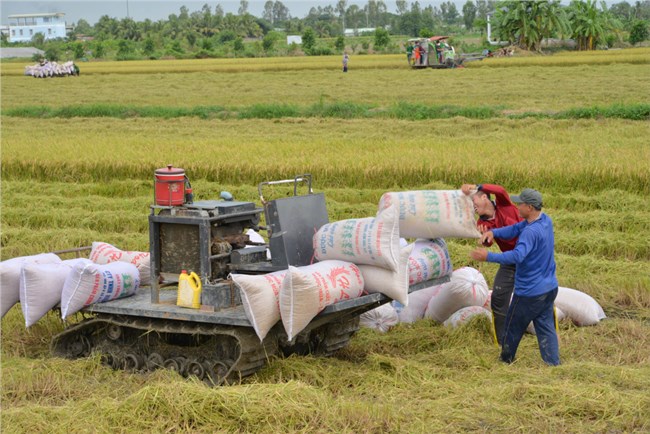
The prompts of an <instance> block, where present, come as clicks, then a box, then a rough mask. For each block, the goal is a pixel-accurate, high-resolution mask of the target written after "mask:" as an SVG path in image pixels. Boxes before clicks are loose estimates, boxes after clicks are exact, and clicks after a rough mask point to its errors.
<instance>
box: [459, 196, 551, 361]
mask: <svg viewBox="0 0 650 434" xmlns="http://www.w3.org/2000/svg"><path fill="white" fill-rule="evenodd" d="M511 200H512V202H514V203H516V204H517V208H518V209H519V214H520V215H521V217H522V218H523V219H524V220H523V221H521V222H519V223H517V224H514V225H511V226H506V227H502V228H499V229H494V230H492V231H488V232H486V233H484V234H483V235H482V237H481V242H483V243H486V242H487V243H492V242H493V241H494V239H495V238H499V239H503V240H509V239H512V238H515V237H519V239H518V240H517V244H516V245H515V248H514V249H513V250H510V251H508V252H504V253H493V252H488V251H487V249H483V248H478V249H476V250H474V251H472V252H471V253H470V256H471V257H472V259H474V260H476V261H488V262H496V263H499V264H515V265H516V266H517V269H516V272H515V290H514V294H513V296H512V301H511V302H510V307H509V309H508V314H507V316H506V329H505V336H504V339H503V347H502V349H501V360H503V361H504V362H506V363H512V362H513V361H514V359H515V354H516V353H517V347H518V346H519V342H520V341H521V338H522V337H523V335H524V332H525V331H526V327H528V324H530V322H531V321H532V322H533V324H534V325H535V332H536V333H537V342H538V343H539V351H540V353H541V355H542V360H544V362H546V363H547V364H549V365H559V364H560V350H559V345H558V338H557V332H556V330H555V316H554V311H553V302H554V301H555V297H556V296H557V289H558V283H557V278H556V277H555V259H554V244H555V242H554V236H553V222H552V221H551V219H550V217H549V216H547V215H546V214H544V213H542V195H541V194H540V193H539V192H538V191H536V190H533V189H530V188H527V189H525V190H524V191H522V192H521V194H520V195H519V196H512V197H511Z"/></svg>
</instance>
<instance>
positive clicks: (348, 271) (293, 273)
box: [280, 261, 363, 340]
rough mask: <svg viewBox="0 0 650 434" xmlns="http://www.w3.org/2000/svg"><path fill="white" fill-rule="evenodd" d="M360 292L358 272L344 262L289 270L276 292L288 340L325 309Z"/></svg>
mask: <svg viewBox="0 0 650 434" xmlns="http://www.w3.org/2000/svg"><path fill="white" fill-rule="evenodd" d="M362 292H363V277H362V275H361V271H359V268H358V267H357V266H356V265H354V264H352V263H350V262H344V261H323V262H319V263H316V264H313V265H308V266H306V267H300V268H296V267H291V266H290V267H289V271H288V273H287V274H286V275H285V276H284V280H283V281H282V288H281V289H280V316H281V317H282V324H283V325H284V329H285V331H286V332H287V336H288V338H289V340H291V339H293V338H294V337H295V336H296V335H297V334H298V333H300V332H301V331H302V330H303V329H304V328H305V327H306V326H307V324H309V322H310V321H311V320H312V319H313V318H314V317H315V316H316V315H318V313H319V312H320V311H321V310H323V309H324V308H325V307H326V306H329V305H330V304H334V303H336V302H337V301H339V300H345V299H350V298H356V297H359V296H360V295H361V293H362Z"/></svg>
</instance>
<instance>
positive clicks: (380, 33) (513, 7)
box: [3, 0, 650, 60]
mask: <svg viewBox="0 0 650 434" xmlns="http://www.w3.org/2000/svg"><path fill="white" fill-rule="evenodd" d="M395 5H396V9H395V10H394V11H389V10H388V7H387V5H386V2H385V1H383V0H368V1H367V3H366V4H365V5H363V6H360V5H357V4H349V3H348V1H347V0H338V1H337V2H336V3H333V4H331V5H328V6H315V7H312V8H311V9H310V10H309V12H308V14H307V15H306V16H305V17H303V18H298V17H294V16H292V15H291V12H290V10H289V8H288V7H287V6H286V5H285V4H284V3H282V2H281V1H280V0H275V1H273V0H268V1H267V2H266V3H265V4H264V8H263V11H262V14H261V16H259V17H257V16H254V15H252V14H251V13H250V12H249V9H248V7H249V3H248V1H247V0H241V1H240V3H239V8H238V11H237V13H236V14H235V13H224V10H223V8H222V6H221V5H219V4H216V5H215V6H213V7H212V6H210V5H209V4H207V3H206V4H204V5H203V7H202V8H201V9H200V10H196V11H190V10H189V9H188V8H187V7H186V6H182V7H181V8H180V10H179V13H178V14H170V15H169V16H168V17H167V19H162V20H157V21H152V20H150V19H145V20H143V21H135V20H133V19H132V18H122V19H117V18H113V17H109V16H108V15H104V16H102V17H101V18H100V19H99V20H98V21H97V22H96V23H95V24H93V25H91V24H90V23H88V22H87V21H86V20H84V19H80V20H79V21H78V22H77V23H76V24H75V25H74V29H73V32H72V33H71V34H70V35H69V38H68V41H65V42H66V43H68V45H67V46H62V45H61V43H59V45H58V49H63V50H65V51H67V52H72V54H73V55H74V57H90V56H92V57H95V58H102V57H106V56H114V57H115V58H117V59H124V60H127V59H131V58H143V57H144V58H159V57H162V56H172V57H227V56H238V55H239V56H259V55H276V54H291V53H292V52H298V51H302V52H304V53H305V54H312V55H318V54H331V53H333V52H337V51H338V52H340V51H342V50H343V49H345V48H346V46H348V47H349V45H350V43H349V42H348V40H346V39H345V38H344V33H345V30H346V29H351V30H352V31H353V32H354V33H355V34H362V33H363V32H364V31H366V32H369V34H370V35H371V36H374V40H373V41H372V42H373V50H374V51H382V50H384V51H393V52H395V51H399V50H401V47H400V46H399V44H391V39H390V35H391V34H392V35H402V36H408V37H417V36H421V37H426V36H432V35H434V34H448V35H462V34H467V33H471V32H478V33H481V34H483V33H484V31H485V28H486V24H487V20H488V15H489V16H490V21H491V24H492V28H493V29H494V35H495V36H496V37H498V38H499V39H500V40H501V41H505V42H510V43H512V44H516V45H519V46H520V47H522V48H526V49H529V50H541V49H542V42H543V40H545V39H547V38H572V39H574V40H575V41H576V44H577V47H578V48H579V49H586V50H592V49H595V48H597V47H600V46H604V45H609V46H611V45H613V44H614V43H616V42H621V41H624V40H627V41H629V43H632V44H635V43H637V42H641V41H643V40H645V39H648V23H649V22H650V0H644V1H636V2H635V3H634V4H630V3H628V2H627V1H622V2H619V3H616V4H613V5H612V6H611V7H609V8H608V7H607V5H606V4H605V2H604V1H600V2H598V1H597V0H572V1H571V3H570V4H569V5H567V6H565V5H562V4H561V2H560V0H499V1H495V0H467V1H465V3H464V4H463V6H462V8H460V10H459V9H458V8H457V6H456V4H455V3H454V2H452V1H444V2H442V3H441V4H440V5H439V6H434V5H427V6H425V7H422V6H421V5H420V2H419V1H415V2H411V3H408V2H407V1H406V0H397V1H396V3H395ZM285 35H301V36H302V39H303V44H302V45H301V46H297V45H294V46H287V45H286V43H284V42H283V41H284V38H285ZM90 40H92V41H90ZM6 43H7V41H6V39H5V40H3V44H5V45H6ZM32 43H33V45H35V46H37V47H39V48H45V49H48V48H49V49H50V53H49V55H50V57H57V56H56V53H55V52H54V51H56V49H57V45H56V43H52V42H50V41H46V40H45V38H44V36H43V35H42V34H36V35H35V36H34V39H33V41H32ZM354 44H356V45H357V46H358V45H359V43H358V42H355V43H354ZM361 44H362V48H364V49H366V48H368V47H367V46H366V45H369V44H370V43H366V42H361ZM350 48H352V49H353V50H354V49H357V47H355V46H353V47H350Z"/></svg>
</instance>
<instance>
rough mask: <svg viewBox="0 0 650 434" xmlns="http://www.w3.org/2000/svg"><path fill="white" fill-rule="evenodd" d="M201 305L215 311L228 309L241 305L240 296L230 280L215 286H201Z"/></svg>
mask: <svg viewBox="0 0 650 434" xmlns="http://www.w3.org/2000/svg"><path fill="white" fill-rule="evenodd" d="M201 304H203V305H205V306H214V307H215V309H222V308H229V307H233V306H237V305H240V304H241V294H240V293H239V289H237V287H235V285H234V284H233V282H232V281H230V280H227V281H224V283H222V284H217V285H203V290H202V291H201Z"/></svg>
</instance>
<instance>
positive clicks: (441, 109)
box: [2, 102, 650, 121]
mask: <svg viewBox="0 0 650 434" xmlns="http://www.w3.org/2000/svg"><path fill="white" fill-rule="evenodd" d="M2 114H3V115H5V116H10V117H20V118H37V119H50V118H98V117H110V118H118V119H127V118H163V119H171V118H181V117H197V118H200V119H214V118H218V119H282V118H301V117H302V118H304V117H318V118H337V119H356V118H394V119H403V120H412V121H418V120H427V119H448V118H453V117H464V118H468V119H491V118H501V117H508V118H512V119H527V118H535V119H629V120H635V121H644V120H650V104H631V105H627V106H626V105H622V104H614V105H611V106H606V107H600V106H595V107H580V108H573V109H568V110H563V111H559V112H548V111H547V112H524V113H509V111H508V110H501V109H500V108H498V107H458V106H452V105H449V106H439V105H425V104H411V103H406V102H400V103H398V104H396V105H393V106H390V107H374V106H372V105H367V104H357V103H354V102H338V103H327V104H326V103H317V104H312V105H310V106H306V107H299V106H296V105H293V104H254V105H252V106H247V107H232V108H224V107H221V106H198V107H191V108H183V107H151V106H144V107H138V106H118V105H107V104H95V105H88V106H83V105H76V106H67V107H60V108H51V107H47V106H24V107H19V108H15V109H9V110H6V111H4V112H3V113H2Z"/></svg>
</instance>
